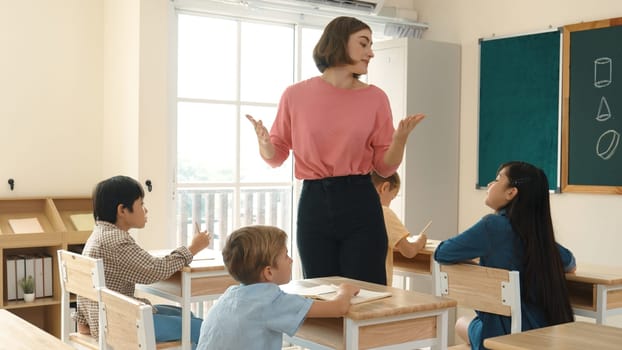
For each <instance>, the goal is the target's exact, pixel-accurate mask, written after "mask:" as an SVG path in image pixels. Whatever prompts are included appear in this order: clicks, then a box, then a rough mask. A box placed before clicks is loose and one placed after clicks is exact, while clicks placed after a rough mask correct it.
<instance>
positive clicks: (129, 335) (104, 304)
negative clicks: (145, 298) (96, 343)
mask: <svg viewBox="0 0 622 350" xmlns="http://www.w3.org/2000/svg"><path fill="white" fill-rule="evenodd" d="M100 296H101V299H100V302H99V310H100V312H99V314H100V320H99V326H100V333H101V334H102V335H103V337H102V339H103V340H102V342H103V347H102V349H111V350H112V349H123V350H131V349H135V350H139V349H140V350H151V349H155V348H156V344H155V333H154V328H153V316H152V307H151V305H148V304H145V303H143V302H141V301H138V300H136V299H134V298H130V297H128V296H126V295H123V294H121V293H118V292H115V291H113V290H110V289H108V288H101V289H100Z"/></svg>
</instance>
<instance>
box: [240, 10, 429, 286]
mask: <svg viewBox="0 0 622 350" xmlns="http://www.w3.org/2000/svg"><path fill="white" fill-rule="evenodd" d="M373 57H374V52H373V51H372V31H371V28H370V27H369V26H368V25H367V24H365V23H363V22H361V21H360V20H358V19H356V18H353V17H337V18H335V19H333V20H332V21H331V22H330V23H329V24H328V25H327V26H326V27H325V29H324V32H323V34H322V36H321V37H320V39H319V41H318V43H317V45H316V46H315V48H314V50H313V59H314V61H315V64H316V66H317V68H318V69H319V71H320V72H321V73H322V75H321V76H317V77H314V78H311V79H308V80H304V81H301V82H299V83H296V84H294V85H292V86H289V87H288V88H287V89H286V90H285V92H284V93H283V95H282V96H281V100H280V102H279V106H278V111H277V116H276V119H275V121H274V124H273V125H272V128H271V130H270V132H268V130H267V128H266V127H265V126H264V125H263V123H262V122H261V120H255V119H254V118H253V117H252V116H250V115H247V116H246V117H247V118H248V119H249V120H250V121H251V123H252V124H253V126H254V128H255V132H256V134H257V139H258V142H259V151H260V154H261V157H262V158H263V159H264V160H265V161H266V162H267V163H268V164H269V165H270V166H272V167H277V166H280V165H281V164H283V162H284V161H285V160H286V159H287V157H288V156H289V151H290V150H292V151H293V154H294V161H295V162H294V172H295V176H296V178H298V179H302V180H304V181H303V186H302V192H301V195H300V201H299V205H298V218H297V233H296V234H297V245H298V251H299V254H300V259H301V261H302V270H303V274H304V277H305V278H315V277H325V276H343V277H348V278H353V279H357V280H362V281H368V282H373V283H379V284H386V270H385V257H386V253H387V234H386V230H385V225H384V219H383V214H382V207H381V204H380V200H379V198H378V194H377V192H376V190H375V188H374V186H373V184H372V182H371V179H370V175H369V173H370V172H371V171H372V170H375V171H376V172H377V173H379V174H381V175H383V176H389V175H391V174H392V173H394V172H395V171H396V170H397V167H398V166H399V165H400V163H401V162H402V158H403V155H404V149H405V146H406V141H407V139H408V135H409V134H410V132H411V131H412V130H413V129H414V128H415V126H416V125H417V124H418V123H419V122H420V121H421V120H422V119H423V118H424V115H423V114H416V115H411V116H408V117H406V118H404V119H403V120H401V121H400V123H399V126H398V127H397V129H395V128H394V127H393V117H392V115H391V107H390V105H389V99H388V98H387V96H386V94H385V93H384V92H383V91H382V90H381V89H380V88H378V87H376V86H374V85H369V84H366V83H364V82H362V81H361V80H359V77H360V76H361V75H364V74H367V66H368V64H369V61H370V60H371V59H372V58H373ZM396 79H401V77H396Z"/></svg>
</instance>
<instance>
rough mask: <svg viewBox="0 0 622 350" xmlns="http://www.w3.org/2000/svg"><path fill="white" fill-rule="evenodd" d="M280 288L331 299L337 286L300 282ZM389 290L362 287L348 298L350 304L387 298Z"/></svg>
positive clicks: (308, 295) (312, 296)
mask: <svg viewBox="0 0 622 350" xmlns="http://www.w3.org/2000/svg"><path fill="white" fill-rule="evenodd" d="M281 289H282V290H283V291H284V292H286V293H290V294H298V295H302V296H305V297H308V298H313V299H320V300H331V299H333V298H334V297H335V295H336V294H337V286H335V285H332V284H320V285H315V286H312V287H306V286H302V285H300V284H291V283H290V284H285V285H282V286H281ZM390 296H391V292H375V291H373V290H368V289H362V288H361V290H360V291H359V294H358V295H356V296H355V297H354V298H352V299H351V300H350V304H360V303H365V302H368V301H373V300H378V299H382V298H388V297H390Z"/></svg>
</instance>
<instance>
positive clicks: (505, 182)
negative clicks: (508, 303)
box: [434, 162, 576, 349]
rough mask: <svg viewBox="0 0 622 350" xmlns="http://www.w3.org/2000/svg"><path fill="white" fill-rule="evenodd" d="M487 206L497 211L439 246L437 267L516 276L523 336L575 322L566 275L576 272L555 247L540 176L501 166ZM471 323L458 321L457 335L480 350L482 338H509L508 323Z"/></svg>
mask: <svg viewBox="0 0 622 350" xmlns="http://www.w3.org/2000/svg"><path fill="white" fill-rule="evenodd" d="M486 205H487V206H489V207H490V208H491V209H493V210H494V211H495V213H494V214H489V215H486V216H484V217H483V218H482V219H481V220H480V221H479V222H477V223H476V224H475V225H473V226H472V227H471V228H469V229H467V230H466V231H464V232H462V233H461V234H459V235H458V236H456V237H454V238H451V239H448V240H446V241H443V242H441V243H440V245H439V246H438V248H437V249H436V251H435V253H434V259H436V261H438V262H439V263H456V262H460V261H465V260H470V259H474V258H479V264H480V265H482V266H488V267H495V268H501V269H506V270H516V271H519V273H520V288H521V303H522V305H521V306H522V330H523V331H526V330H529V329H534V328H540V327H546V326H552V325H556V324H560V323H565V322H572V321H573V320H574V316H573V312H572V308H571V307H570V300H569V299H568V291H567V289H566V279H565V272H572V271H574V269H575V266H576V264H575V259H574V256H573V254H572V252H570V251H569V250H568V249H566V248H564V247H563V246H561V245H560V244H558V243H557V242H556V241H555V235H554V233H553V223H552V220H551V211H550V204H549V183H548V180H547V178H546V175H545V174H544V172H543V171H542V170H541V169H539V168H536V167H535V166H533V165H531V164H528V163H524V162H509V163H505V164H502V165H501V166H500V167H499V170H498V171H497V178H496V179H495V180H494V181H492V182H491V183H489V184H488V192H487V196H486ZM476 313H477V316H476V317H475V319H473V320H472V321H471V320H469V319H468V318H464V317H463V318H460V319H459V320H458V322H457V323H456V332H457V333H458V334H459V335H460V336H461V337H462V338H463V339H465V340H466V341H467V343H470V344H471V348H472V349H483V348H484V346H483V341H484V339H486V338H490V337H494V336H498V335H503V334H508V333H510V318H509V317H506V316H500V315H494V314H489V313H486V312H480V311H476Z"/></svg>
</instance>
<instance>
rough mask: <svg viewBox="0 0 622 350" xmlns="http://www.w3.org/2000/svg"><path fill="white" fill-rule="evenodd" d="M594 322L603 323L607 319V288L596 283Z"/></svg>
mask: <svg viewBox="0 0 622 350" xmlns="http://www.w3.org/2000/svg"><path fill="white" fill-rule="evenodd" d="M596 293H597V297H596V324H605V321H606V319H607V288H605V286H603V285H602V284H597V285H596Z"/></svg>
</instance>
